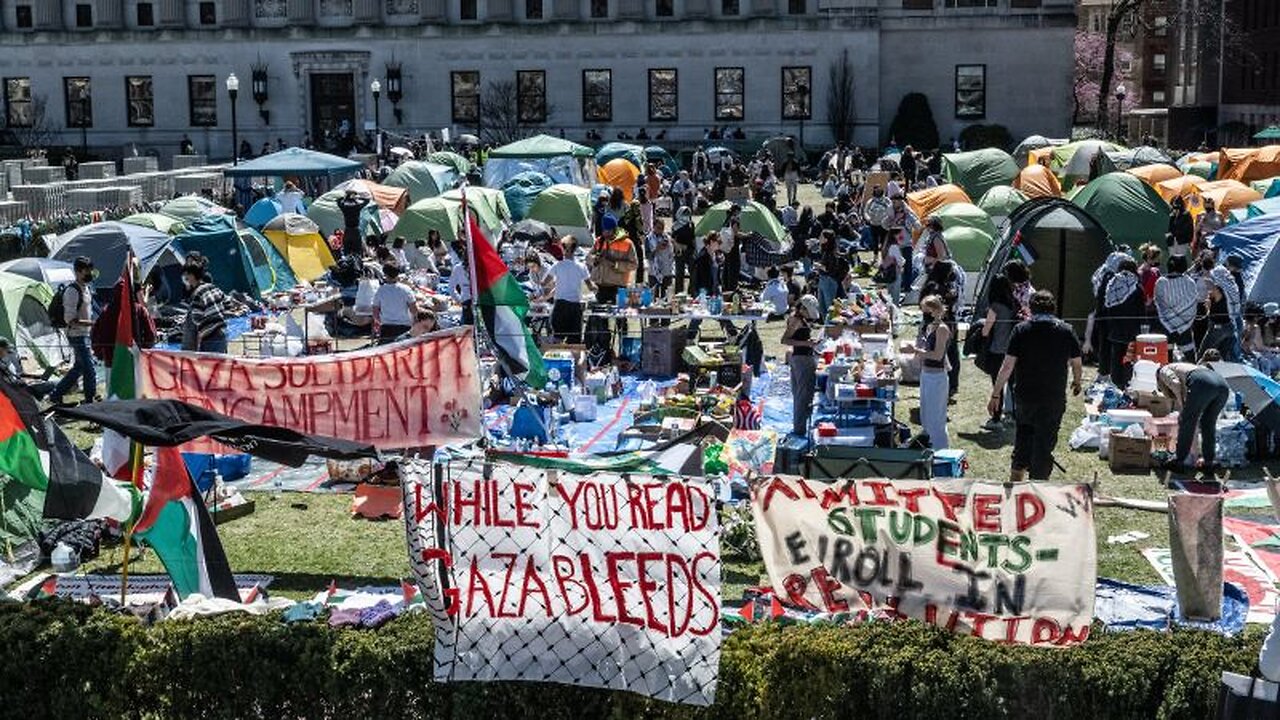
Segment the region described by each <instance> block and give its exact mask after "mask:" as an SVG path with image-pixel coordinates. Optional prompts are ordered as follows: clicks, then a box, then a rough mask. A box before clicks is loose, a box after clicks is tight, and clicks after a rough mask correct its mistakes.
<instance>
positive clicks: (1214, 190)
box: [1199, 180, 1262, 213]
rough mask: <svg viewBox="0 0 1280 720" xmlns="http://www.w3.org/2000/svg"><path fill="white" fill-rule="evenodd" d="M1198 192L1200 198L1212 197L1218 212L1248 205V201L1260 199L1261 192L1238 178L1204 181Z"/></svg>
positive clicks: (1226, 211) (1225, 211)
mask: <svg viewBox="0 0 1280 720" xmlns="http://www.w3.org/2000/svg"><path fill="white" fill-rule="evenodd" d="M1199 193H1200V197H1202V198H1209V199H1212V200H1213V204H1214V205H1216V206H1217V209H1218V212H1220V213H1228V212H1231V211H1232V210H1238V209H1240V208H1244V207H1248V206H1249V203H1251V202H1257V201H1259V200H1261V199H1262V193H1260V192H1258V191H1257V190H1254V189H1253V188H1251V187H1249V186H1248V185H1245V184H1244V183H1242V182H1240V181H1238V180H1215V181H1214V182H1211V183H1205V184H1204V185H1201V186H1200V190H1199Z"/></svg>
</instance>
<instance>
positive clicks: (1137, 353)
mask: <svg viewBox="0 0 1280 720" xmlns="http://www.w3.org/2000/svg"><path fill="white" fill-rule="evenodd" d="M1133 357H1134V360H1150V361H1151V362H1153V363H1155V364H1157V365H1167V364H1168V363H1169V338H1168V337H1166V336H1164V335H1161V334H1159V333H1147V334H1142V335H1139V336H1138V337H1137V338H1136V339H1135V340H1134V341H1133Z"/></svg>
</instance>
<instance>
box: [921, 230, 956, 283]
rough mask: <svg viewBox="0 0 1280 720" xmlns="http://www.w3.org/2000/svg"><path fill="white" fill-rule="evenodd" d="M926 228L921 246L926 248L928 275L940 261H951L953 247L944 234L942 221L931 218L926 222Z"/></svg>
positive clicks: (925, 266)
mask: <svg viewBox="0 0 1280 720" xmlns="http://www.w3.org/2000/svg"><path fill="white" fill-rule="evenodd" d="M924 226H925V231H924V237H923V238H921V240H920V245H921V246H922V247H923V248H924V271H925V274H928V273H929V271H930V270H931V269H932V268H933V266H934V264H935V263H937V262H938V261H939V260H950V259H951V246H950V245H948V244H947V238H946V237H945V236H944V235H943V234H942V230H943V228H942V221H941V220H939V219H938V218H935V217H931V218H929V219H928V220H926V221H925V224H924Z"/></svg>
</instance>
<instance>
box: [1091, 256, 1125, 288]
mask: <svg viewBox="0 0 1280 720" xmlns="http://www.w3.org/2000/svg"><path fill="white" fill-rule="evenodd" d="M1128 259H1129V254H1128V253H1123V252H1120V251H1119V250H1117V251H1116V252H1113V253H1111V254H1110V255H1108V256H1107V259H1106V260H1104V261H1103V262H1102V264H1101V265H1099V266H1098V269H1097V270H1094V271H1093V277H1092V278H1091V281H1092V282H1093V294H1094V295H1097V294H1098V291H1099V290H1101V289H1102V283H1103V282H1104V281H1105V280H1106V279H1107V276H1108V275H1114V274H1115V273H1117V272H1119V270H1120V263H1121V262H1122V261H1124V260H1128Z"/></svg>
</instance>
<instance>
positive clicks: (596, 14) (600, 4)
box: [591, 0, 609, 20]
mask: <svg viewBox="0 0 1280 720" xmlns="http://www.w3.org/2000/svg"><path fill="white" fill-rule="evenodd" d="M591 17H592V18H593V19H596V20H599V19H601V18H607V17H609V0H591Z"/></svg>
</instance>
